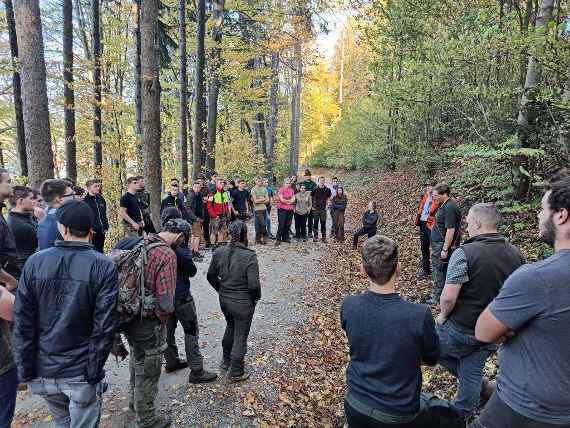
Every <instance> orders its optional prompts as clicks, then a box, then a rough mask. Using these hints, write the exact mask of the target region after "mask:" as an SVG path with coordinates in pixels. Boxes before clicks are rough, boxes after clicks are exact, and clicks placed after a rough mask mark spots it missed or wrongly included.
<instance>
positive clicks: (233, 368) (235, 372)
mask: <svg viewBox="0 0 570 428" xmlns="http://www.w3.org/2000/svg"><path fill="white" fill-rule="evenodd" d="M249 376H250V375H249V372H248V371H247V370H245V368H244V364H243V361H239V360H232V361H231V364H230V372H229V374H228V381H229V382H230V383H238V382H243V381H244V380H247V379H249Z"/></svg>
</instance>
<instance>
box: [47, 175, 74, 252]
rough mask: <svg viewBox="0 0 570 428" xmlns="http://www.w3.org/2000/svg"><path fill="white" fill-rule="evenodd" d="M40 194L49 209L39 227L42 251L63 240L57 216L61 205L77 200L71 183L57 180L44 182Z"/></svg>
mask: <svg viewBox="0 0 570 428" xmlns="http://www.w3.org/2000/svg"><path fill="white" fill-rule="evenodd" d="M40 192H41V195H42V198H43V200H44V202H45V203H46V204H47V207H48V208H47V210H46V217H45V218H44V220H43V221H42V222H41V223H40V224H39V225H38V247H39V249H40V250H45V249H46V248H51V247H53V246H54V245H55V241H57V240H61V239H63V238H62V236H61V235H60V233H59V229H58V227H57V220H56V218H55V215H56V213H57V209H58V208H59V207H60V206H61V204H63V203H64V202H66V201H70V200H72V199H74V198H75V192H74V191H73V188H72V187H71V184H70V183H69V181H67V180H57V179H49V180H46V181H44V182H43V183H42V185H41V188H40Z"/></svg>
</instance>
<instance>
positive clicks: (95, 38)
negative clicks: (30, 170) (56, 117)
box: [91, 0, 103, 169]
mask: <svg viewBox="0 0 570 428" xmlns="http://www.w3.org/2000/svg"><path fill="white" fill-rule="evenodd" d="M91 9H92V17H91V18H92V19H93V22H92V25H93V27H92V35H91V39H92V41H91V43H92V44H93V95H94V98H95V104H94V106H93V163H94V165H95V168H96V169H101V167H102V166H103V148H102V146H101V17H100V13H99V0H91Z"/></svg>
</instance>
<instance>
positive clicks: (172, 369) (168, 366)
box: [164, 360, 188, 373]
mask: <svg viewBox="0 0 570 428" xmlns="http://www.w3.org/2000/svg"><path fill="white" fill-rule="evenodd" d="M186 367H188V363H187V362H186V361H184V360H178V361H176V363H174V364H172V365H171V364H166V366H164V371H165V372H166V373H172V372H175V371H177V370H182V369H185V368H186Z"/></svg>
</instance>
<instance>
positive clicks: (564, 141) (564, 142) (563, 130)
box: [558, 63, 570, 166]
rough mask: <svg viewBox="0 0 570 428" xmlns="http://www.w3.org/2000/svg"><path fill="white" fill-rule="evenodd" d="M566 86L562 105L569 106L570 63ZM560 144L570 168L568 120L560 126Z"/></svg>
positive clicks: (569, 122) (569, 121)
mask: <svg viewBox="0 0 570 428" xmlns="http://www.w3.org/2000/svg"><path fill="white" fill-rule="evenodd" d="M567 76H568V77H567V79H566V84H565V85H564V93H563V94H562V99H561V101H562V103H564V104H566V105H568V104H570V63H568V73H567ZM558 142H559V144H560V148H561V150H562V153H564V154H565V155H566V163H567V165H568V166H570V120H569V118H566V119H565V120H563V121H562V123H561V124H560V130H559V134H558Z"/></svg>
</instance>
